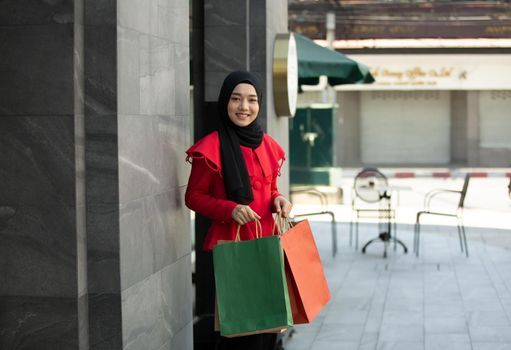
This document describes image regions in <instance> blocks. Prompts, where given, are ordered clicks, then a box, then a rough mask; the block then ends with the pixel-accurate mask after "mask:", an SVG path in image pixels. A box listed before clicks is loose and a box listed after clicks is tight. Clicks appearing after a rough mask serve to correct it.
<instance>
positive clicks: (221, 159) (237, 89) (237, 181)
mask: <svg viewBox="0 0 511 350" xmlns="http://www.w3.org/2000/svg"><path fill="white" fill-rule="evenodd" d="M261 101H262V91H261V87H260V85H259V84H258V81H257V79H256V78H255V77H254V76H253V75H252V74H250V73H248V72H244V71H237V72H233V73H231V74H229V75H228V76H227V77H226V78H225V80H224V82H223V85H222V88H221V90H220V95H219V97H218V112H219V121H218V130H217V131H214V132H212V133H211V134H209V135H206V136H205V137H204V138H202V139H201V140H199V141H198V142H197V143H195V144H194V145H193V146H192V147H190V148H189V149H188V150H187V151H186V153H187V155H188V157H187V160H188V161H190V162H191V163H192V171H191V173H190V178H189V180H188V187H187V190H186V195H185V202H186V205H187V206H188V207H189V208H190V209H192V210H194V211H196V212H197V213H199V214H201V215H203V216H206V217H208V218H210V219H211V220H212V223H211V226H210V228H209V230H208V233H207V236H206V238H205V240H204V245H203V249H205V250H211V249H212V248H213V246H214V245H216V244H217V242H218V241H221V240H233V239H234V238H235V235H236V229H237V227H238V225H241V229H240V237H241V240H249V239H254V238H256V225H255V220H259V221H260V222H261V226H262V234H263V236H267V235H271V234H272V233H273V231H272V230H273V225H274V224H273V217H272V213H273V212H276V213H278V215H280V216H282V217H286V218H287V217H288V216H289V212H290V211H291V207H292V205H291V203H290V202H289V201H288V200H287V199H286V198H285V197H284V196H283V195H282V194H280V193H279V191H278V189H277V176H278V175H280V168H281V166H282V162H283V161H284V159H285V155H284V151H283V150H282V148H281V147H280V146H279V145H278V144H277V142H276V141H275V140H273V139H272V138H271V137H270V136H269V135H267V134H265V133H264V132H263V130H262V128H261V126H260V125H259V123H258V122H257V117H258V115H259V107H260V104H261ZM267 338H269V336H268V335H256V336H250V337H241V338H232V339H227V338H223V343H224V348H237V349H250V348H254V349H263V348H266V347H263V346H265V345H262V344H263V343H265V342H268V341H267ZM229 344H230V345H229Z"/></svg>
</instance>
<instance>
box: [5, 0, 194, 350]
mask: <svg viewBox="0 0 511 350" xmlns="http://www.w3.org/2000/svg"><path fill="white" fill-rule="evenodd" d="M188 11H189V9H188V1H185V0H179V1H163V0H146V1H135V0H133V1H122V2H120V1H119V2H118V1H116V0H101V1H84V0H60V1H45V2H35V1H28V0H26V1H25V0H22V1H4V2H1V3H0V42H1V43H2V48H3V50H2V55H0V72H2V79H0V94H1V95H0V96H2V98H1V99H0V149H1V150H2V151H1V152H0V183H2V185H1V186H0V278H1V283H0V329H1V332H0V348H1V349H14V348H15V349H38V350H39V349H43V350H44V349H108V350H112V349H169V348H170V349H191V348H192V347H193V345H192V291H191V257H190V250H191V242H190V241H191V239H190V230H191V228H190V222H189V212H188V210H187V209H186V208H185V207H184V205H183V194H184V188H185V183H186V179H187V176H188V174H187V172H188V167H187V166H186V163H185V162H184V150H185V147H186V145H188V144H189V143H190V140H189V134H190V132H189V128H190V121H189V118H190V116H189V110H188V108H189V42H188V40H189V39H188V32H189V31H188Z"/></svg>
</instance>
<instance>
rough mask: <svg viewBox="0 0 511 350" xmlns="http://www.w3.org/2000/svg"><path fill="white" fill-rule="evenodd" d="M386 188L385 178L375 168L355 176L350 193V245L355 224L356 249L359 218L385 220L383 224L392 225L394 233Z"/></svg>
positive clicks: (392, 216)
mask: <svg viewBox="0 0 511 350" xmlns="http://www.w3.org/2000/svg"><path fill="white" fill-rule="evenodd" d="M387 188H388V180H387V177H386V176H385V175H383V173H382V172H381V171H379V170H378V169H377V168H365V169H363V170H362V171H360V172H359V173H358V174H357V175H356V176H355V179H354V181H353V188H352V193H351V209H352V217H351V221H350V245H352V241H353V223H355V248H356V249H358V222H359V219H361V218H372V219H378V220H385V224H390V225H392V226H393V227H392V228H393V229H394V231H395V229H396V222H395V215H396V212H395V209H394V207H393V206H392V202H391V196H390V194H389V193H388V191H387V190H386V189H387ZM383 194H384V195H383Z"/></svg>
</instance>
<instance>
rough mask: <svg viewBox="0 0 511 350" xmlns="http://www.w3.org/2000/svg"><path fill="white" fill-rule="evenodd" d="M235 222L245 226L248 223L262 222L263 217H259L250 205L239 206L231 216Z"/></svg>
mask: <svg viewBox="0 0 511 350" xmlns="http://www.w3.org/2000/svg"><path fill="white" fill-rule="evenodd" d="M231 216H232V218H233V220H234V221H236V222H237V223H238V224H240V225H245V224H246V223H247V222H250V221H254V220H260V219H261V217H260V216H259V215H257V213H256V212H255V211H253V210H252V208H250V207H249V206H248V205H242V204H238V205H237V206H236V207H235V208H234V209H233V211H232V214H231Z"/></svg>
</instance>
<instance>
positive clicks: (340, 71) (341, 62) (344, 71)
mask: <svg viewBox="0 0 511 350" xmlns="http://www.w3.org/2000/svg"><path fill="white" fill-rule="evenodd" d="M293 34H294V37H295V40H296V51H297V54H298V84H299V85H317V84H318V83H319V77H320V76H321V75H326V76H327V77H328V83H329V84H330V85H332V86H334V85H341V84H366V83H372V82H374V78H373V76H372V75H371V73H370V72H369V67H367V66H366V65H364V64H362V63H358V62H356V61H354V60H352V59H350V58H348V57H346V56H345V55H343V54H342V53H339V52H336V51H333V50H330V49H328V48H325V47H322V46H319V45H318V44H316V43H315V42H314V41H312V40H310V39H309V38H306V37H304V36H303V35H300V34H298V33H293Z"/></svg>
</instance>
